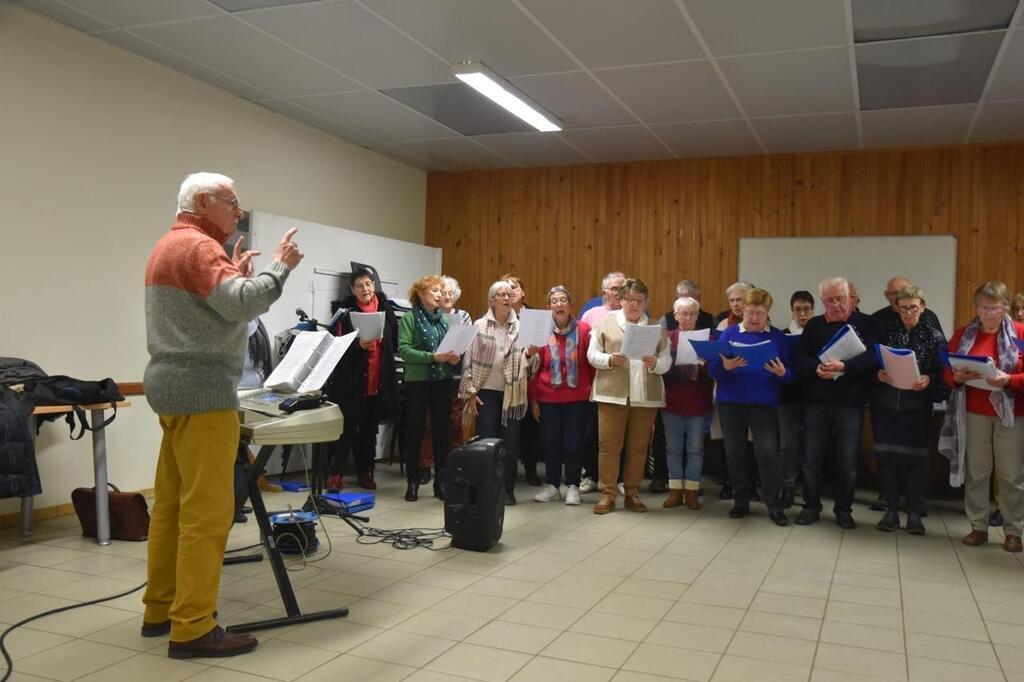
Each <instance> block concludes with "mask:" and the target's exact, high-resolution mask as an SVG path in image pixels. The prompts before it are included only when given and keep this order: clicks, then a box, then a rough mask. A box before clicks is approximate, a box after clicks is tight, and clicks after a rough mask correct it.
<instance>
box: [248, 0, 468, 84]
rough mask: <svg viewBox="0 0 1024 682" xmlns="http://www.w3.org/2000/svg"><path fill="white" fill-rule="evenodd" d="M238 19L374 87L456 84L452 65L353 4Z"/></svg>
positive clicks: (276, 11) (284, 9)
mask: <svg viewBox="0 0 1024 682" xmlns="http://www.w3.org/2000/svg"><path fill="white" fill-rule="evenodd" d="M235 16H237V17H239V18H241V19H243V20H244V21H246V22H249V23H251V24H253V25H255V26H258V27H259V28H261V29H263V30H264V31H266V32H267V33H269V34H271V35H272V36H275V37H276V38H279V39H281V40H283V41H284V42H286V43H290V44H292V45H294V46H295V47H297V48H299V49H301V50H302V51H303V52H305V53H306V54H308V55H310V56H312V57H315V58H316V59H319V60H320V61H322V62H324V63H325V64H327V65H329V66H333V67H334V68H336V69H338V70H339V71H341V72H342V73H344V74H346V75H348V76H351V77H352V78H354V79H356V80H358V81H360V82H362V83H365V84H366V85H367V86H369V87H371V88H375V89H382V88H397V87H404V86H410V85H423V84H426V83H449V82H452V81H454V78H453V77H452V72H451V67H450V66H449V65H448V64H446V63H444V62H443V61H441V60H440V59H438V58H437V57H435V56H434V55H432V54H430V52H428V51H427V50H424V49H423V48H422V47H421V46H419V45H417V44H416V43H415V42H414V41H412V40H410V39H409V38H407V37H406V36H404V35H402V34H401V33H399V32H398V31H396V30H395V29H394V28H392V27H391V26H389V25H388V24H387V23H385V22H384V21H382V20H381V19H380V18H378V17H377V16H376V15H374V14H373V13H371V12H368V11H366V10H365V9H363V8H362V7H360V6H358V5H356V4H355V3H354V2H352V1H351V0H343V1H341V2H318V3H313V4H309V5H297V6H294V7H281V8H275V9H270V10H259V11H253V12H241V13H239V14H236V15H235Z"/></svg>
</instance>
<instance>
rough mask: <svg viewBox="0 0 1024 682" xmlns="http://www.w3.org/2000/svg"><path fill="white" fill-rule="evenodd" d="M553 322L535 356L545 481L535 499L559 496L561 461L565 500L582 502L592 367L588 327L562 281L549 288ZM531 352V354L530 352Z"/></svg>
mask: <svg viewBox="0 0 1024 682" xmlns="http://www.w3.org/2000/svg"><path fill="white" fill-rule="evenodd" d="M548 307H549V308H550V309H551V314H552V317H553V318H554V327H553V329H552V332H551V336H550V337H549V338H548V343H547V345H546V346H544V347H542V348H540V349H538V352H537V354H536V355H534V356H533V360H532V363H535V364H534V367H535V369H534V372H533V377H532V378H531V379H530V384H529V396H530V412H531V413H532V414H533V417H534V419H536V420H537V421H538V422H539V423H540V441H541V445H542V447H543V451H544V476H545V478H546V479H547V485H545V486H544V489H543V490H542V491H540V492H539V493H537V494H536V495H534V496H533V499H534V501H536V502H552V501H554V500H559V499H561V497H562V495H561V489H560V488H561V485H562V482H563V478H562V466H563V462H562V460H563V458H564V460H565V478H564V482H565V485H566V491H565V503H566V504H568V505H577V504H579V503H580V472H581V470H582V468H583V439H584V436H585V435H586V429H587V416H588V415H587V413H588V407H589V401H590V387H591V384H592V383H593V381H594V368H593V367H591V366H590V363H589V362H587V348H588V347H589V346H590V327H588V326H587V325H586V323H584V322H580V321H578V320H577V319H576V317H575V316H573V314H572V296H571V295H570V294H569V291H568V289H566V288H565V287H564V286H562V285H561V284H559V285H557V286H554V287H551V289H550V290H549V291H548ZM528 354H529V353H528Z"/></svg>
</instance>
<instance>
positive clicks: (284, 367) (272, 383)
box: [263, 331, 330, 391]
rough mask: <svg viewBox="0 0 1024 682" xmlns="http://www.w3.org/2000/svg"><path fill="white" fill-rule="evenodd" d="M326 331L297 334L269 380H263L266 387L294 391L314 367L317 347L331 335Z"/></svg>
mask: <svg viewBox="0 0 1024 682" xmlns="http://www.w3.org/2000/svg"><path fill="white" fill-rule="evenodd" d="M329 336H330V334H328V333H327V332H325V331H318V332H300V333H299V334H297V335H296V336H295V340H294V341H292V345H291V346H290V347H289V348H288V352H287V353H285V356H284V357H283V358H282V359H281V362H280V363H279V364H278V365H277V367H275V368H274V371H273V372H271V373H270V376H268V377H267V380H266V381H264V382H263V386H264V387H265V388H271V389H274V390H275V391H294V390H296V388H297V387H298V385H299V384H300V383H302V381H303V379H305V378H306V376H307V375H308V373H309V372H308V370H309V368H310V367H312V363H311V362H310V359H311V358H312V357H313V355H314V353H315V352H316V350H317V347H318V346H320V344H321V343H324V339H326V338H327V337H329Z"/></svg>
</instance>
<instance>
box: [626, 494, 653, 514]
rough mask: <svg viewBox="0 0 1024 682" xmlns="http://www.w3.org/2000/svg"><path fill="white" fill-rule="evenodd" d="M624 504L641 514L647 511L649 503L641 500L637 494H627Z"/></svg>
mask: <svg viewBox="0 0 1024 682" xmlns="http://www.w3.org/2000/svg"><path fill="white" fill-rule="evenodd" d="M622 506H623V507H625V508H626V509H628V510H629V511H631V512H639V513H640V514H643V513H644V512H646V511H647V505H646V504H644V503H643V502H641V501H640V498H639V497H638V496H637V495H627V496H626V499H625V500H624V501H623V503H622Z"/></svg>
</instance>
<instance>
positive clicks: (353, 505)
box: [322, 493, 377, 514]
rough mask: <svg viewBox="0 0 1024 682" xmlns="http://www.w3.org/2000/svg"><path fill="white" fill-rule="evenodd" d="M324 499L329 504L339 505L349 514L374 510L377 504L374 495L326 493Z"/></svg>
mask: <svg viewBox="0 0 1024 682" xmlns="http://www.w3.org/2000/svg"><path fill="white" fill-rule="evenodd" d="M322 497H323V498H324V500H325V501H327V502H328V504H337V505H338V506H339V507H341V509H343V510H344V511H345V512H347V513H349V514H356V513H358V512H361V511H366V510H367V509H373V506H374V505H375V504H376V503H377V496H376V495H374V494H373V493H324V494H323V495H322Z"/></svg>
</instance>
